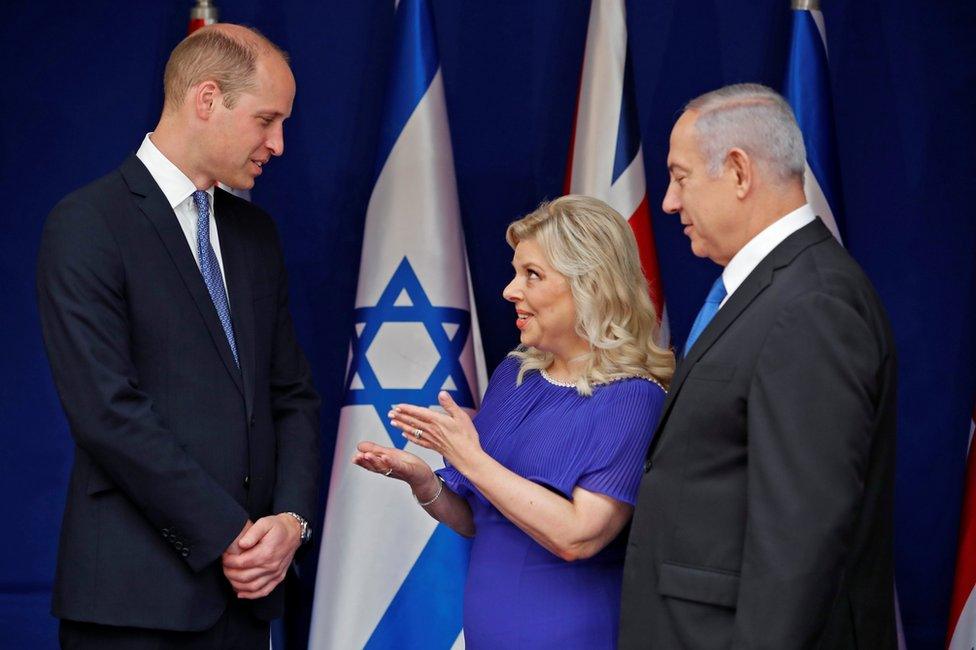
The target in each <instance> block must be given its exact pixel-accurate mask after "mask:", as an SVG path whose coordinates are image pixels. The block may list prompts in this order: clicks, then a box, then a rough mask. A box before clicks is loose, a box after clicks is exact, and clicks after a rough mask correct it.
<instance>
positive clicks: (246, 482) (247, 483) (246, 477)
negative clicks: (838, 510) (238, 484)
mask: <svg viewBox="0 0 976 650" xmlns="http://www.w3.org/2000/svg"><path fill="white" fill-rule="evenodd" d="M250 487H251V475H250V474H245V475H244V489H245V490H247V489H248V488H250Z"/></svg>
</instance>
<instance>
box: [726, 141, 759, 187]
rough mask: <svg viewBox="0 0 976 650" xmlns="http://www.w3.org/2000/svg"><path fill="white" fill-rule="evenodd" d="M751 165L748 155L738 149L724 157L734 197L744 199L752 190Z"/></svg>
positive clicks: (734, 148)
mask: <svg viewBox="0 0 976 650" xmlns="http://www.w3.org/2000/svg"><path fill="white" fill-rule="evenodd" d="M753 164H754V161H753V160H752V158H750V157H749V154H747V153H746V152H745V151H743V150H742V149H739V148H738V147H733V148H732V149H730V150H729V153H728V154H727V155H726V156H725V168H726V170H727V171H728V172H729V173H731V175H732V180H733V181H734V182H735V195H736V196H737V197H738V198H740V199H744V198H745V197H746V195H747V194H749V190H750V189H751V188H752V182H753Z"/></svg>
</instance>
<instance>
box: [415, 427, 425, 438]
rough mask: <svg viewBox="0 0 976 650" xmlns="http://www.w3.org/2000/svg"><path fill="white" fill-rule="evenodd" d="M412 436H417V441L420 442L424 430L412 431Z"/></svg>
mask: <svg viewBox="0 0 976 650" xmlns="http://www.w3.org/2000/svg"><path fill="white" fill-rule="evenodd" d="M413 435H415V436H417V440H420V439H421V438H423V437H424V430H423V429H414V430H413Z"/></svg>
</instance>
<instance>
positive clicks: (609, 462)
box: [353, 196, 674, 650]
mask: <svg viewBox="0 0 976 650" xmlns="http://www.w3.org/2000/svg"><path fill="white" fill-rule="evenodd" d="M506 239H507V240H508V243H509V244H510V245H511V246H512V248H513V249H514V251H515V254H514V257H513V259H512V265H513V266H514V269H515V277H514V278H513V279H512V281H511V282H510V283H509V284H508V286H506V287H505V290H504V291H503V293H502V295H503V296H504V297H505V299H506V300H508V301H510V302H511V303H513V305H514V306H515V315H516V318H515V326H516V327H517V328H518V329H519V330H520V332H521V345H520V346H519V347H518V348H517V349H516V350H515V351H513V352H512V353H511V354H510V355H509V357H508V358H506V359H505V360H504V361H503V362H502V363H501V364H500V365H499V366H498V368H497V370H496V371H495V373H494V374H493V376H492V378H491V381H490V382H489V384H488V390H487V392H486V393H485V398H484V401H483V403H482V407H481V410H480V412H479V413H478V415H477V417H475V418H474V420H473V421H472V420H471V418H469V417H468V415H467V414H466V413H465V412H464V411H463V410H462V409H460V408H459V407H458V406H457V405H456V404H455V403H454V401H453V400H452V399H451V397H450V396H449V395H448V394H447V393H446V392H442V393H441V394H440V397H439V399H440V404H441V406H442V407H443V408H444V411H445V412H443V413H442V412H439V411H434V410H431V409H427V408H422V407H419V406H410V405H406V404H401V405H398V406H396V407H395V408H394V409H393V410H392V411H391V412H390V414H389V415H390V418H391V420H392V421H393V424H394V425H395V426H397V427H398V428H399V429H401V430H402V431H403V432H404V436H406V437H407V439H409V440H410V441H411V442H413V443H414V444H417V445H420V446H422V447H426V448H428V449H433V450H435V451H436V452H438V453H440V454H441V455H442V456H443V457H444V460H445V463H446V465H447V466H446V467H445V468H444V469H442V470H440V471H438V472H436V473H435V472H433V471H432V470H431V468H430V467H429V466H428V465H427V464H426V463H425V462H424V461H422V460H421V459H420V458H418V457H417V456H415V455H413V454H410V453H408V452H405V451H401V450H398V449H391V448H387V447H382V446H380V445H377V444H374V443H371V442H364V443H361V444H360V445H359V453H358V454H357V455H356V456H355V458H354V461H353V462H355V463H356V464H358V465H360V466H362V467H364V468H366V469H368V470H371V471H373V472H377V473H380V474H384V475H386V476H389V477H391V478H396V479H399V480H402V481H405V482H406V483H408V484H409V485H410V487H411V489H412V490H413V493H414V496H415V497H416V498H417V500H418V502H420V504H421V506H423V507H424V508H425V509H426V510H427V512H428V513H430V515H431V516H433V517H434V518H435V519H437V520H439V521H441V522H443V523H445V524H447V525H448V526H450V527H451V528H452V529H454V530H455V531H457V532H458V533H460V534H461V535H465V536H467V537H473V538H474V542H473V545H472V549H471V561H470V566H469V570H468V577H467V584H466V587H465V602H464V634H465V641H466V644H467V647H469V648H475V649H477V648H502V647H526V648H559V649H560V650H569V649H571V648H585V649H587V650H592V649H595V648H614V647H616V635H617V622H618V617H619V609H620V583H621V574H622V569H623V554H624V539H623V536H622V535H621V531H623V529H624V526H626V524H627V522H628V521H629V520H630V517H631V514H632V513H633V506H634V501H635V499H636V496H637V487H638V483H639V480H640V476H641V468H642V465H643V462H644V454H645V452H646V450H647V447H648V444H649V443H650V439H651V435H652V433H653V430H654V426H655V424H656V422H657V419H658V416H659V414H660V410H661V406H662V405H663V403H664V397H665V386H666V385H667V382H668V380H669V379H670V378H671V374H672V372H673V370H674V357H673V355H672V354H671V352H669V351H667V350H664V349H661V348H660V347H658V346H657V344H656V342H655V341H656V339H657V335H658V325H657V317H656V314H655V313H654V307H653V305H652V303H651V301H650V298H649V296H648V289H647V281H646V279H645V278H644V276H643V274H642V273H641V269H640V262H639V260H638V254H637V245H636V242H635V241H634V237H633V234H632V233H631V231H630V227H629V226H628V224H627V222H626V221H625V220H624V219H623V218H622V217H621V216H620V215H619V214H618V213H617V212H615V211H614V210H613V209H612V208H611V207H610V206H608V205H606V204H605V203H603V202H601V201H598V200H596V199H592V198H588V197H584V196H564V197H562V198H559V199H556V200H555V201H552V202H550V203H544V204H542V205H541V206H539V208H538V209H537V210H535V211H534V212H532V213H531V214H529V215H527V216H526V217H524V218H523V219H520V220H519V221H516V222H514V223H512V224H511V225H510V226H509V227H508V231H507V232H506ZM418 606H421V605H418Z"/></svg>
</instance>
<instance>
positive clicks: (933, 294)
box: [0, 0, 976, 648]
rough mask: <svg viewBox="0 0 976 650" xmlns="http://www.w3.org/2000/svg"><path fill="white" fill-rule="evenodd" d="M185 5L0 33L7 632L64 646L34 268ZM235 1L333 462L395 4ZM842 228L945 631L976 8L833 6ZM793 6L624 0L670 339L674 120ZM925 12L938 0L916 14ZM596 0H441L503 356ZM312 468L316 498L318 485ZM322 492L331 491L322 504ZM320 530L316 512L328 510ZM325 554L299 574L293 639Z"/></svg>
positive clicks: (679, 265) (969, 355) (29, 21)
mask: <svg viewBox="0 0 976 650" xmlns="http://www.w3.org/2000/svg"><path fill="white" fill-rule="evenodd" d="M190 4H192V3H191V2H190V1H189V0H185V1H173V2H167V3H161V2H150V1H145V0H143V1H130V2H127V3H120V2H106V1H104V0H98V1H94V0H93V1H89V2H86V3H55V2H34V3H26V2H21V3H16V4H13V5H12V6H10V7H9V8H8V9H7V10H6V12H5V16H4V22H3V24H2V26H0V60H2V61H3V62H4V68H3V69H4V75H3V85H2V87H0V92H2V100H3V101H2V107H3V108H2V110H3V112H4V115H3V119H2V120H0V197H2V200H3V201H4V202H5V203H4V204H5V206H6V207H5V208H4V209H3V210H2V212H0V219H2V223H3V233H4V237H3V240H2V255H0V264H2V265H3V266H2V275H0V277H2V278H3V288H4V291H3V295H4V298H5V299H6V300H7V303H5V305H4V308H3V309H2V310H0V323H2V329H0V346H2V351H0V358H2V359H3V366H2V372H3V376H2V379H0V435H2V444H3V453H2V454H0V494H3V499H2V503H3V511H2V514H3V522H4V532H3V535H2V536H3V539H4V543H3V547H2V548H3V553H2V554H0V645H2V646H3V647H10V648H28V647H29V648H44V647H53V645H54V644H55V630H56V625H55V622H54V620H53V619H51V618H50V617H49V615H48V614H47V608H48V593H49V589H50V583H51V579H52V573H53V567H54V555H55V550H56V546H57V530H58V523H59V520H60V512H61V508H62V505H63V492H64V489H65V485H66V477H67V470H68V467H69V465H70V458H71V443H70V440H69V436H68V433H67V430H66V425H65V421H64V418H63V415H62V413H61V410H60V406H59V404H58V401H57V396H56V395H55V393H54V389H53V386H52V383H51V380H50V376H49V372H48V367H47V362H46V359H45V357H44V352H43V349H42V346H41V341H40V336H39V333H38V329H39V328H38V319H37V312H36V308H35V301H34V291H33V267H34V260H35V257H36V252H37V243H38V235H39V233H40V229H41V224H42V221H43V219H44V217H45V215H46V214H47V212H48V211H49V210H50V208H51V207H52V206H53V205H54V203H55V202H56V201H57V199H58V198H59V197H61V196H62V195H64V194H65V193H67V192H68V191H70V190H72V189H74V188H76V187H78V186H80V185H82V184H84V183H86V182H88V181H89V180H92V179H93V178H95V177H97V176H99V175H101V174H103V173H105V172H107V171H109V170H110V169H112V168H113V167H115V166H116V165H117V164H118V163H119V162H120V161H121V160H122V158H123V157H124V156H125V155H126V154H127V153H128V152H131V151H133V150H134V149H135V148H137V147H138V145H139V142H140V141H141V139H142V136H143V134H145V133H146V131H148V130H149V129H151V128H152V126H153V125H154V124H155V119H156V117H157V114H158V110H159V107H160V103H161V76H162V69H163V65H164V62H165V59H166V56H167V54H168V52H169V50H170V49H171V48H172V47H173V45H174V44H175V43H176V42H177V41H178V40H179V39H180V38H181V37H182V36H183V34H184V33H185V30H186V25H187V17H188V8H189V5H190ZM219 4H220V5H221V7H220V8H221V10H222V12H223V15H222V17H223V19H224V20H227V21H231V22H244V23H247V24H251V25H254V26H257V27H259V28H260V29H261V30H262V31H264V32H265V33H266V34H268V35H269V36H270V37H271V38H272V39H273V40H275V41H277V42H278V43H280V44H281V45H282V46H284V47H285V48H286V49H287V50H289V51H290V52H291V55H292V58H293V65H294V70H295V75H296V77H297V79H298V97H297V100H296V103H295V111H294V117H293V118H292V120H291V121H290V122H289V123H288V125H287V128H286V133H287V139H286V142H287V151H286V153H285V156H284V157H283V158H282V159H280V160H275V161H274V162H273V163H272V164H271V165H270V166H269V167H268V169H267V171H266V173H265V174H264V175H263V176H262V177H261V179H260V183H259V185H258V187H257V188H256V190H255V192H254V199H255V201H257V202H258V203H260V204H262V205H264V206H266V207H268V208H270V210H271V212H272V213H273V214H274V215H276V217H277V219H278V222H279V224H280V227H281V231H282V235H283V237H284V242H285V247H286V253H287V256H288V268H289V271H290V273H291V285H292V292H293V309H294V312H295V318H296V322H297V326H298V330H299V336H300V338H301V341H302V343H303V345H304V346H305V349H306V351H307V353H308V356H309V358H310V359H311V361H312V364H313V367H314V372H315V378H316V381H317V385H318V388H319V389H320V391H321V392H322V394H323V397H324V406H323V414H322V415H323V417H322V422H323V425H322V434H323V441H324V444H323V454H324V457H323V463H324V466H325V469H326V476H327V475H328V470H329V466H330V459H331V454H332V446H333V435H334V431H335V426H336V422H337V416H338V405H339V399H340V396H339V389H340V386H341V383H342V375H343V372H344V368H345V363H346V353H347V352H346V351H347V347H346V346H347V342H346V334H347V332H348V329H349V326H350V318H351V308H352V305H353V299H354V293H355V284H356V278H357V271H358V265H359V248H360V243H361V238H362V224H363V217H364V213H365V209H366V203H367V201H368V198H369V191H370V181H371V177H372V170H373V167H374V164H375V160H374V157H375V147H376V136H377V129H378V117H379V109H380V105H381V101H382V92H383V88H384V77H385V74H386V70H387V62H388V55H389V51H390V43H391V35H392V27H393V20H392V4H393V3H392V0H383V1H370V2H366V1H357V2H344V1H342V0H330V1H328V2H296V1H289V0H239V1H236V2H232V1H231V0H224V1H223V2H220V3H219ZM824 4H825V5H826V6H825V7H824V10H825V16H826V23H827V32H828V40H829V49H830V62H831V76H832V85H833V94H834V102H835V113H836V119H837V128H838V131H839V140H840V142H839V150H840V167H841V172H842V177H843V193H844V201H845V204H846V206H847V214H846V215H845V217H846V236H847V239H846V241H847V244H848V246H849V248H850V250H851V251H852V252H853V254H854V256H855V257H857V259H858V260H860V262H861V263H862V265H863V266H864V267H865V268H866V269H867V272H868V274H869V275H870V276H871V278H872V279H873V280H874V282H875V283H876V285H877V287H878V290H879V292H880V293H881V296H882V298H883V300H884V302H885V304H886V305H887V308H888V310H889V313H890V315H891V319H892V322H893V324H894V329H895V333H896V337H897V342H898V346H899V354H900V360H901V373H900V393H901V395H900V400H899V408H900V431H899V449H898V473H897V486H896V489H897V513H896V515H897V522H896V523H897V537H896V539H895V544H896V551H897V558H896V559H897V562H898V589H899V592H900V594H901V599H902V613H903V616H904V622H905V627H906V632H907V635H908V639H909V644H910V647H911V648H936V647H940V645H941V643H942V639H943V636H944V631H945V617H946V612H947V609H948V593H949V586H950V583H951V578H952V571H953V564H954V554H955V547H956V534H957V528H958V510H959V502H960V488H961V481H962V470H963V456H964V450H965V446H966V437H967V433H968V414H969V412H970V408H971V406H972V401H973V397H974V393H976V349H974V342H973V341H974V338H973V336H972V335H973V324H974V322H976V319H974V316H976V314H974V310H976V295H974V289H976V264H974V262H973V252H974V250H976V219H974V211H973V208H972V206H973V205H974V203H976V182H974V179H976V158H974V153H973V152H974V151H976V129H974V125H973V119H974V117H976V101H974V89H976V68H974V63H973V62H974V61H976V46H974V42H976V38H974V35H976V9H974V5H973V4H972V3H969V2H963V1H962V0H960V1H958V2H941V3H917V2H914V1H912V0H888V1H885V2H881V0H858V1H857V2H840V1H839V0H838V1H831V0H824ZM788 5H789V2H788V0H752V1H750V2H735V3H730V2H723V1H721V0H654V1H647V2H637V1H632V2H629V3H628V13H629V18H628V25H629V29H630V34H631V47H632V48H633V50H632V51H633V55H634V63H635V72H636V79H637V91H638V104H639V110H640V117H641V127H642V131H643V134H644V144H645V155H646V168H647V174H648V177H647V181H648V191H649V192H650V195H651V198H652V201H651V202H652V206H654V211H655V220H654V230H655V236H656V237H657V241H658V253H659V256H660V259H661V267H662V273H663V280H664V287H665V291H666V294H667V300H668V305H669V311H670V314H671V323H672V328H673V332H674V335H675V340H676V341H678V342H680V341H681V340H683V338H684V337H685V335H686V333H687V330H688V327H689V325H690V322H691V320H692V318H693V316H694V313H695V311H696V310H697V307H698V305H699V304H700V301H701V300H702V297H703V295H704V293H705V292H706V288H707V285H708V284H709V283H710V282H711V280H712V278H713V277H714V276H715V275H716V274H717V272H718V269H717V268H716V267H714V266H712V265H711V264H710V263H708V262H703V261H701V260H697V259H695V258H693V257H692V256H691V254H690V253H689V251H688V245H687V243H686V241H685V239H684V237H683V236H682V234H681V231H680V228H679V227H678V225H677V222H676V219H674V218H672V217H668V216H666V215H665V216H662V215H661V214H660V210H659V208H658V205H659V202H660V199H661V197H662V196H663V192H664V188H665V184H666V173H665V168H664V160H665V157H666V147H667V138H668V132H669V130H670V127H671V124H672V121H673V119H674V117H675V114H676V111H678V110H679V108H680V107H681V105H682V104H683V103H684V102H685V101H686V100H687V99H688V98H690V97H691V96H693V95H696V94H698V93H701V92H703V91H705V90H709V89H712V88H714V87H716V86H719V85H722V84H725V83H731V82H737V81H760V82H763V83H767V84H770V85H773V86H777V87H778V86H779V85H780V83H781V80H782V78H783V74H784V69H785V67H784V66H785V56H786V52H787V43H788V39H789V28H790V16H789V8H788ZM922 5H924V6H922ZM588 6H589V3H588V2H587V1H584V0H580V1H575V2H568V1H565V0H546V1H543V0H538V1H535V2H524V1H514V0H513V1H507V2H498V1H496V2H474V1H470V2H461V1H458V0H439V1H438V0H435V2H434V15H435V20H436V22H437V29H438V41H439V45H440V51H441V58H442V60H443V65H444V79H445V84H446V89H447V102H448V111H449V113H450V119H451V127H452V135H453V143H454V155H455V161H456V165H457V178H458V185H459V192H460V199H461V208H462V212H463V218H464V226H465V229H466V234H467V241H468V245H469V249H470V250H469V254H470V261H471V267H472V273H473V276H474V285H475V291H476V295H477V301H478V310H479V315H480V319H481V324H482V332H483V335H484V340H485V345H486V352H487V357H488V360H489V364H490V365H491V366H494V364H496V363H497V362H498V360H499V359H500V358H501V356H502V355H503V354H504V353H505V352H506V351H507V350H508V349H509V348H510V347H511V346H512V345H513V343H514V341H515V340H516V339H515V332H514V331H513V329H512V327H511V322H512V318H511V311H510V308H509V307H508V306H507V305H506V304H505V303H504V302H503V301H502V300H501V297H500V290H501V287H502V285H503V284H504V283H505V282H506V276H507V274H508V270H509V256H510V251H509V249H508V248H507V246H506V245H505V243H504V241H503V236H502V235H503V229H504V226H505V224H507V223H508V222H509V221H510V220H512V219H513V218H515V217H518V216H520V215H521V214H522V213H524V212H526V211H528V210H529V209H531V208H532V207H533V206H534V205H535V204H536V203H537V202H538V201H540V200H541V199H543V198H546V197H554V196H556V195H558V194H559V193H560V188H561V186H562V180H563V171H564V169H565V162H566V155H567V144H568V138H569V132H570V129H571V126H572V113H573V103H574V99H575V94H576V87H577V82H578V74H579V66H580V62H581V57H582V49H583V40H584V37H585V32H586V19H587V12H588ZM324 489H325V488H324V486H323V496H324ZM323 503H324V498H323ZM320 523H321V520H320V522H319V524H320ZM314 556H315V553H314V552H313V553H311V554H310V556H309V558H308V561H307V562H306V563H305V564H304V566H303V579H302V581H300V582H299V583H297V584H296V585H295V589H294V590H293V593H292V594H291V596H292V600H291V602H290V605H291V607H290V614H291V618H290V621H289V624H288V632H290V635H289V636H290V643H289V646H290V647H294V648H298V647H304V638H303V636H304V634H303V626H304V625H305V624H306V623H305V618H306V616H307V608H308V600H309V598H310V593H311V587H312V583H313V576H314V573H313V572H314V561H315V557H314Z"/></svg>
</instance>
